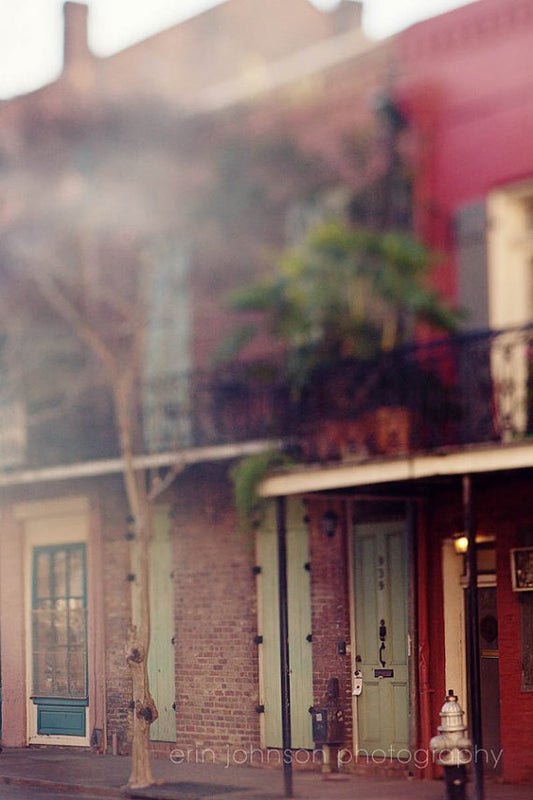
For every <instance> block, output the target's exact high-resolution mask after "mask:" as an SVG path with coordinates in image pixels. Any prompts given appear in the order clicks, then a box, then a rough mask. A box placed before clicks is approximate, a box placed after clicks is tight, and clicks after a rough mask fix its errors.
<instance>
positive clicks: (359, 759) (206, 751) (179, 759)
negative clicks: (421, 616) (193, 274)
mask: <svg viewBox="0 0 533 800" xmlns="http://www.w3.org/2000/svg"><path fill="white" fill-rule="evenodd" d="M502 756H503V750H501V749H500V750H493V749H487V748H479V747H475V748H473V749H472V750H471V751H470V752H469V758H468V757H467V763H477V762H479V761H482V762H483V764H485V765H487V766H490V767H492V768H496V767H497V766H498V764H499V763H500V761H501V759H502ZM169 758H170V760H171V761H172V763H173V764H221V763H223V764H224V765H225V766H226V767H236V766H242V765H245V764H256V765H265V766H277V765H281V764H287V763H290V764H293V765H294V766H299V767H305V766H312V765H314V764H322V761H323V753H322V750H321V749H320V748H318V749H315V750H301V749H300V750H299V749H296V750H284V751H283V750H262V749H261V748H258V747H254V746H253V745H250V746H249V747H230V746H229V745H227V746H226V747H225V748H220V749H218V748H217V749H216V750H215V749H213V748H210V747H188V748H183V749H181V748H179V747H175V748H174V749H173V750H171V752H170V755H169ZM337 763H338V765H339V767H349V766H350V765H351V764H375V765H379V764H387V763H396V764H403V765H405V766H410V767H412V768H414V769H425V768H426V767H428V766H429V764H432V763H437V754H436V753H434V752H433V751H431V750H428V749H425V748H418V749H416V750H408V749H407V748H405V749H401V750H393V748H392V747H391V748H390V750H389V751H386V750H382V749H376V750H372V751H367V750H359V751H358V752H357V754H354V753H352V752H351V751H350V750H347V749H345V748H340V749H339V751H338V754H337Z"/></svg>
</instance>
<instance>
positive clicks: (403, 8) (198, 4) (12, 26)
mask: <svg viewBox="0 0 533 800" xmlns="http://www.w3.org/2000/svg"><path fill="white" fill-rule="evenodd" d="M264 1H265V2H268V0H264ZM473 1H474V0H364V15H363V25H364V28H365V30H366V33H367V34H368V35H369V36H372V37H373V38H381V37H383V36H389V35H390V34H392V33H396V32H397V31H399V30H401V29H402V28H405V27H407V26H408V25H411V24H413V23H414V22H417V21H418V20H421V19H424V18H427V17H430V16H434V15H435V14H440V13H443V12H444V11H448V10H450V9H452V8H457V7H458V6H462V5H467V4H468V3H469V2H473ZM86 2H87V5H88V6H89V9H90V10H89V43H90V46H91V49H92V50H93V52H94V53H95V54H97V55H99V56H105V55H109V54H111V53H113V52H116V51H117V50H121V49H123V48H124V47H127V46H129V45H130V44H133V43H134V42H135V41H138V40H139V39H144V38H146V37H147V36H150V35H151V34H153V33H156V32H157V31H159V30H163V29H164V28H167V27H170V26H171V25H174V24H176V23H178V22H180V21H181V20H183V19H186V18H187V17H190V16H193V15H194V14H196V13H200V12H201V11H204V10H205V9H207V8H210V7H212V6H214V5H217V4H218V2H220V0H86ZM310 2H313V3H314V5H316V6H318V7H319V8H322V9H329V8H332V7H334V6H335V5H336V4H337V0H310ZM62 6H63V0H0V98H8V97H12V96H14V95H17V94H24V93H25V92H28V91H32V90H33V89H36V88H38V87H39V86H42V85H43V84H45V83H49V82H50V81H52V80H54V79H55V78H56V77H57V75H58V74H59V71H60V69H61V62H62V47H63V44H62V42H63V27H62V24H63V23H62Z"/></svg>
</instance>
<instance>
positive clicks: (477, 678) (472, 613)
mask: <svg viewBox="0 0 533 800" xmlns="http://www.w3.org/2000/svg"><path fill="white" fill-rule="evenodd" d="M463 515H464V529H465V536H466V537H467V540H468V549H467V552H466V567H467V569H466V574H467V588H466V628H467V645H468V650H467V652H468V678H469V680H468V716H469V720H470V732H471V738H472V747H473V756H474V757H473V775H474V797H475V800H484V796H485V787H484V776H483V758H482V756H481V752H482V748H483V737H482V731H481V672H480V653H479V623H478V594H477V554H476V526H475V523H474V511H473V503H472V478H471V476H470V475H464V476H463Z"/></svg>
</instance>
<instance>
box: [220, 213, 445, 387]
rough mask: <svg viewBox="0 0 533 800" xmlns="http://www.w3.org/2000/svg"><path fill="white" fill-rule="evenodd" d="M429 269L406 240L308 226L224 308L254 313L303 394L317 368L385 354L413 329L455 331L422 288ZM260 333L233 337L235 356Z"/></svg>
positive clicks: (428, 256)
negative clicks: (261, 275)
mask: <svg viewBox="0 0 533 800" xmlns="http://www.w3.org/2000/svg"><path fill="white" fill-rule="evenodd" d="M434 265H435V256H434V254H433V253H432V252H431V251H430V250H428V249H427V248H426V247H424V246H423V245H422V244H421V243H420V242H418V241H417V240H416V239H415V238H414V237H413V236H412V235H410V234H408V233H404V232H398V231H386V232H383V233H382V232H379V231H377V232H376V231H373V230H370V229H363V228H357V227H354V226H353V225H351V224H350V223H349V222H347V221H345V220H342V219H334V220H330V221H326V222H322V223H319V224H318V225H316V226H314V227H313V228H312V229H311V230H310V231H309V232H308V234H307V236H306V237H305V238H304V239H303V241H302V242H301V243H299V244H298V245H296V246H294V247H290V248H288V249H287V250H285V251H284V252H283V253H282V254H281V256H280V258H279V259H278V260H277V261H276V263H275V264H274V269H273V271H272V272H271V274H270V275H269V276H267V277H265V278H262V279H260V280H258V281H256V282H254V283H251V284H250V285H248V286H246V287H243V288H241V289H239V290H237V291H235V292H233V293H232V294H231V296H230V298H229V303H230V307H231V308H232V309H234V310H238V311H248V312H249V311H253V312H260V313H261V315H262V316H263V318H264V323H265V325H266V329H267V332H268V333H269V334H270V335H271V336H272V337H273V338H274V339H275V340H277V341H279V342H282V343H283V344H284V345H285V347H286V350H287V359H288V363H287V367H288V372H289V376H290V378H291V380H292V382H293V385H294V386H295V387H297V388H302V386H303V385H304V384H305V381H306V379H307V377H308V375H309V373H310V372H311V371H312V370H313V368H315V367H316V366H319V365H324V364H330V363H334V362H335V361H337V360H339V359H342V358H346V357H357V358H369V357H372V356H374V355H376V353H377V352H379V351H390V350H392V349H394V348H396V347H399V346H401V345H403V344H406V343H407V342H409V341H410V340H412V337H413V335H414V331H415V328H416V326H417V325H418V324H419V323H422V322H423V323H426V324H428V325H429V326H431V327H432V328H434V329H437V330H439V331H454V330H455V329H456V327H457V325H458V323H459V320H460V313H459V312H458V311H457V310H456V309H454V308H452V307H450V306H449V305H448V304H447V303H446V302H444V301H443V300H442V299H441V298H440V297H439V295H438V294H437V293H436V292H435V291H434V290H433V289H431V288H430V287H429V283H428V277H429V275H430V273H431V270H432V269H433V267H434ZM259 330H260V326H256V328H255V329H254V328H252V327H251V326H250V325H248V326H247V327H246V329H240V331H239V332H238V333H236V334H235V335H234V342H235V343H236V352H238V351H240V350H242V348H243V346H244V344H245V343H247V342H249V341H250V340H251V338H252V337H253V336H254V335H256V334H257V332H258V331H259ZM236 352H235V353H234V354H233V355H236Z"/></svg>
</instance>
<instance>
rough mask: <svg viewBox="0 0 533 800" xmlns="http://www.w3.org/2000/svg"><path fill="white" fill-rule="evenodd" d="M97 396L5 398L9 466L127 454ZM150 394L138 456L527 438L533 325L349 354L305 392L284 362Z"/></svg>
mask: <svg viewBox="0 0 533 800" xmlns="http://www.w3.org/2000/svg"><path fill="white" fill-rule="evenodd" d="M102 391H103V390H102ZM100 394H101V392H100ZM94 395H95V390H94V388H93V390H92V395H91V398H90V401H89V402H87V403H86V404H84V405H80V404H78V405H77V406H76V408H74V409H72V411H71V412H68V411H66V412H64V413H62V414H61V415H59V416H58V418H57V419H50V418H48V419H47V420H46V421H44V422H41V423H39V424H31V423H30V422H28V420H29V417H27V416H26V415H25V413H24V411H23V404H22V403H17V402H14V401H13V398H11V399H10V402H9V403H8V404H7V403H4V406H3V409H2V413H0V421H1V420H4V425H2V426H1V428H2V429H1V430H0V469H20V468H24V467H27V466H31V467H39V466H48V465H50V464H57V463H72V462H74V461H80V460H90V459H95V458H109V457H114V456H117V455H119V453H118V445H117V437H116V430H115V428H114V425H113V420H112V408H111V404H110V403H109V401H108V400H107V399H106V398H104V397H102V396H99V399H98V398H95V396H94ZM141 396H142V403H141V406H142V408H141V413H140V420H141V421H142V427H143V441H142V442H139V452H149V453H154V452H165V451H174V450H179V449H182V448H194V447H203V446H212V445H220V444H228V443H239V442H245V441H249V440H254V439H282V440H283V441H284V442H285V443H286V446H287V447H288V448H291V449H292V450H293V451H294V452H295V454H296V455H297V456H299V457H300V458H302V459H303V460H308V461H316V460H318V461H323V460H330V459H338V458H342V457H359V456H361V457H365V456H368V457H372V456H374V455H379V454H390V453H402V452H403V453H414V452H424V451H426V452H427V451H432V450H436V449H439V448H453V447H464V446H467V445H473V444H480V443H489V442H494V443H497V442H508V441H511V440H520V439H523V438H525V437H526V436H529V435H530V434H533V326H532V327H525V328H519V329H518V328H517V329H512V330H511V329H510V330H505V331H497V332H495V331H490V332H482V333H476V334H468V335H464V336H459V337H452V338H449V339H446V340H440V341H438V342H432V343H429V344H423V345H416V346H411V347H408V348H403V349H401V350H396V351H393V352H390V353H387V354H383V355H381V356H380V357H378V358H376V359H374V360H372V361H356V360H352V359H347V360H345V361H342V362H338V363H336V364H334V365H331V366H329V367H323V368H321V369H317V370H315V372H314V373H313V375H312V377H311V379H310V380H309V381H308V384H307V387H306V388H305V390H303V391H301V392H298V393H296V392H294V391H293V390H291V387H290V385H289V382H288V380H287V376H286V373H285V370H284V366H283V363H282V361H280V360H279V359H278V361H277V362H272V363H267V362H261V363H258V362H254V363H236V364H234V365H231V366H226V367H223V368H221V369H218V370H215V371H212V372H202V373H199V372H197V373H190V374H186V375H169V376H168V377H167V378H165V380H160V381H159V382H158V383H157V385H156V384H150V385H145V386H143V389H142V391H141ZM15 423H16V424H15ZM2 437H3V439H2Z"/></svg>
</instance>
